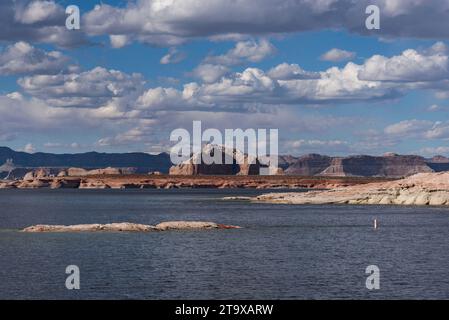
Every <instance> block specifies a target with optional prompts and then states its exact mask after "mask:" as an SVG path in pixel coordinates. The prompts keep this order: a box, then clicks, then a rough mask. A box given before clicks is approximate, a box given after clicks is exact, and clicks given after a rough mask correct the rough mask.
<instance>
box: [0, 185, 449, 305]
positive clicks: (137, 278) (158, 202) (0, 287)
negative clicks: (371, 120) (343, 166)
mask: <svg viewBox="0 0 449 320" xmlns="http://www.w3.org/2000/svg"><path fill="white" fill-rule="evenodd" d="M259 193H260V191H255V190H207V189H197V190H0V299H10V298H13V299H18V298H32V299H36V298H45V299H61V298H62V299H85V298H88V299H91V298H98V299H128V298H129V299H177V298H182V299H232V298H234V299H298V298H299V299H309V298H313V299H321V298H363V299H371V298H375V299H378V298H395V299H398V298H399V299H400V298H414V299H423V298H424V299H426V298H449V209H448V208H438V207H437V208H423V207H393V206H289V205H271V204H250V203H247V202H242V201H222V200H221V198H222V197H223V196H229V195H256V194H259ZM374 218H377V219H378V221H379V224H380V228H379V229H377V230H374V229H373V227H372V225H373V219H374ZM181 219H183V220H206V221H214V222H218V223H225V224H234V225H239V226H242V227H244V229H240V230H211V231H196V232H192V231H190V232H176V231H174V232H172V231H170V232H160V233H158V232H154V233H60V234H26V233H21V232H18V230H19V229H20V228H23V227H26V226H29V225H33V224H79V223H109V222H120V221H130V222H136V223H144V224H155V223H158V222H162V221H168V220H181ZM71 264H75V265H77V266H79V268H80V270H81V289H80V290H67V289H66V288H65V278H66V276H67V275H66V274H65V268H66V266H67V265H71ZM372 264H374V265H377V266H378V267H379V268H380V273H381V280H380V283H381V288H380V290H376V291H369V290H367V289H366V287H365V280H366V276H367V275H365V268H366V267H367V266H368V265H372Z"/></svg>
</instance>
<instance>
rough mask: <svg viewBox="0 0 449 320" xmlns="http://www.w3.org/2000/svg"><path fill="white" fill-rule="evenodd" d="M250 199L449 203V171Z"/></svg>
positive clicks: (306, 201)
mask: <svg viewBox="0 0 449 320" xmlns="http://www.w3.org/2000/svg"><path fill="white" fill-rule="evenodd" d="M250 201H255V202H267V203H281V204H361V205H362V204H371V205H421V206H424V205H429V206H449V172H441V173H419V174H416V175H413V176H411V177H408V178H404V179H400V180H396V181H389V182H378V183H369V184H364V185H358V186H348V187H339V188H334V189H331V190H324V191H309V192H301V193H300V192H287V193H269V194H263V195H261V196H258V197H254V198H251V199H250Z"/></svg>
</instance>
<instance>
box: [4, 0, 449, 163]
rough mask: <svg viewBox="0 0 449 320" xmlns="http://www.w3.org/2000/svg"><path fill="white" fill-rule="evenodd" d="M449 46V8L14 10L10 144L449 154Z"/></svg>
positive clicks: (418, 3) (14, 5)
mask: <svg viewBox="0 0 449 320" xmlns="http://www.w3.org/2000/svg"><path fill="white" fill-rule="evenodd" d="M370 4H375V5H377V6H378V7H379V8H380V29H378V30H376V29H374V30H368V29H367V28H366V26H365V20H366V18H367V17H368V14H366V13H365V9H366V7H367V6H368V5H370ZM69 5H77V6H79V8H80V12H81V23H80V29H79V30H68V29H67V28H66V26H65V20H66V18H67V14H66V13H65V9H66V7H67V6H69ZM448 38H449V0H377V1H376V0H366V1H365V0H357V1H356V0H257V1H249V0H235V1H232V2H230V1H228V0H207V1H205V0H130V1H123V0H120V1H119V0H116V1H114V0H110V1H107V0H102V1H101V2H100V1H95V0H90V1H76V0H65V1H52V0H45V1H33V0H15V1H14V0H4V1H1V3H0V146H8V147H11V148H13V149H15V150H22V151H26V152H52V153H78V152H86V151H92V150H95V151H99V152H134V151H141V152H149V153H158V152H162V151H167V150H169V148H170V147H171V146H172V145H173V142H170V133H171V131H172V130H174V129H177V128H185V129H187V130H191V128H192V121H194V120H200V121H202V124H203V129H207V128H217V129H220V130H224V129H237V128H241V129H248V128H254V129H279V150H280V153H282V154H291V155H303V154H307V153H321V154H327V155H350V154H370V155H381V154H383V153H386V152H395V153H400V154H419V155H423V156H426V157H430V156H434V155H437V154H438V155H445V156H449V143H448V141H449V117H448V115H449V101H448V98H449V47H448V45H449V43H448Z"/></svg>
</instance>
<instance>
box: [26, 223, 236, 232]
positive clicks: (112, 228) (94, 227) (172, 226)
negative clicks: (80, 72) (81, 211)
mask: <svg viewBox="0 0 449 320" xmlns="http://www.w3.org/2000/svg"><path fill="white" fill-rule="evenodd" d="M240 228H241V227H237V226H230V225H224V224H218V223H214V222H203V221H169V222H162V223H159V224H157V225H156V226H151V225H146V224H137V223H129V222H121V223H109V224H77V225H69V226H64V225H46V224H38V225H34V226H30V227H27V228H25V229H23V230H22V232H150V231H167V230H210V229H240Z"/></svg>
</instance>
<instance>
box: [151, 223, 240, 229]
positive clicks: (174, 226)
mask: <svg viewBox="0 0 449 320" xmlns="http://www.w3.org/2000/svg"><path fill="white" fill-rule="evenodd" d="M156 229H157V230H160V231H166V230H207V229H240V227H237V226H229V225H224V224H218V223H214V222H201V221H170V222H162V223H159V224H158V225H156Z"/></svg>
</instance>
